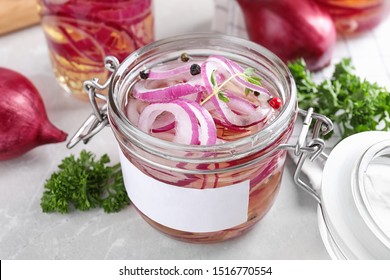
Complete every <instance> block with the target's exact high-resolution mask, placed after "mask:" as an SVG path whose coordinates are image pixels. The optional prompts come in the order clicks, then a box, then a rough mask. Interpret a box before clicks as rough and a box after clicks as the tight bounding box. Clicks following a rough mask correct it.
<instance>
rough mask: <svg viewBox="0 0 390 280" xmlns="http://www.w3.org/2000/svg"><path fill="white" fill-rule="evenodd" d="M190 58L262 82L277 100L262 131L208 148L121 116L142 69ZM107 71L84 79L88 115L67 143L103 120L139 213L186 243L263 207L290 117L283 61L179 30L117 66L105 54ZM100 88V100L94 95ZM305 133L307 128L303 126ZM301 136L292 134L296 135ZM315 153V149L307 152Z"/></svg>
mask: <svg viewBox="0 0 390 280" xmlns="http://www.w3.org/2000/svg"><path fill="white" fill-rule="evenodd" d="M183 52H185V53H186V54H188V55H189V56H190V57H193V58H194V59H195V58H206V57H208V56H210V55H220V56H224V57H226V58H228V59H231V60H233V61H235V62H237V63H239V64H240V65H241V66H242V67H244V68H246V67H251V68H254V69H257V70H258V71H259V73H260V76H261V79H262V85H263V86H264V87H266V88H267V89H268V90H269V91H270V92H272V94H273V95H276V96H279V97H280V98H281V99H282V103H283V107H282V108H281V109H280V112H279V114H278V115H277V116H276V117H275V118H274V119H273V120H272V121H271V122H270V123H268V124H267V125H266V126H265V127H264V128H263V129H262V130H260V131H258V132H255V133H253V134H251V135H249V136H245V137H242V138H240V139H239V140H234V141H231V142H225V143H222V144H215V145H209V146H205V145H183V144H177V143H173V142H169V141H165V140H161V139H158V138H155V137H153V136H151V135H149V134H147V133H144V132H142V131H141V130H139V129H138V128H137V127H136V126H135V125H133V124H132V123H131V122H130V121H129V120H128V119H127V117H126V100H127V96H128V94H129V92H131V88H132V86H133V85H134V83H135V82H136V81H137V80H138V79H139V73H140V72H141V71H142V70H145V69H150V68H151V67H153V66H156V65H161V64H163V63H166V62H170V61H173V60H177V58H178V57H180V55H181V54H182V53H183ZM106 65H107V67H108V68H109V69H111V71H113V72H114V73H113V75H112V76H111V78H110V80H108V81H107V82H106V83H105V85H103V86H102V85H99V84H97V83H96V81H93V80H92V81H87V82H86V83H85V90H86V91H88V92H89V95H90V96H91V97H92V99H91V104H92V108H93V110H94V114H93V115H91V117H90V118H89V119H88V120H87V122H86V123H85V124H84V125H83V126H82V127H81V128H80V130H79V131H78V132H77V133H76V134H75V136H74V137H73V138H72V139H71V141H70V142H69V144H68V147H72V146H74V145H75V144H76V143H77V142H78V141H80V140H87V139H88V138H89V137H91V136H93V135H95V134H96V133H97V132H98V131H99V130H100V129H101V128H102V127H104V126H105V125H106V124H107V123H108V122H109V124H110V126H111V129H112V131H113V133H114V135H115V137H116V139H117V142H118V144H119V152H120V158H121V164H122V170H123V176H124V181H125V185H126V189H127V192H128V194H129V197H130V199H131V200H132V202H133V205H134V206H135V207H136V208H137V210H138V212H139V213H140V214H141V216H142V217H143V218H144V219H145V220H146V221H147V222H148V223H150V224H151V225H152V226H153V227H155V228H156V229H158V230H160V231H161V232H163V233H165V234H167V235H169V236H171V237H174V238H177V239H180V240H184V241H188V242H194V243H210V242H218V241H223V240H227V239H230V238H233V237H237V236H239V235H241V234H242V233H244V232H246V231H247V230H249V229H250V228H252V227H253V226H254V225H255V224H256V223H257V222H258V221H259V220H260V219H261V218H262V217H264V215H265V214H266V213H267V211H268V210H269V209H270V208H271V206H272V204H273V202H274V200H275V198H276V196H277V193H278V190H279V187H280V183H281V179H282V175H283V168H284V163H285V157H286V149H287V148H293V149H296V150H297V152H298V154H299V150H300V148H301V147H302V144H304V142H301V141H300V144H299V145H298V146H299V147H298V146H295V145H289V144H287V142H288V140H289V138H290V136H291V133H292V131H293V127H294V124H295V121H296V117H297V113H298V109H297V97H296V88H295V83H294V80H293V78H292V75H291V74H290V72H289V70H288V68H287V66H286V65H285V64H284V63H283V62H282V61H281V60H280V59H279V58H277V57H276V56H275V55H273V54H272V53H271V52H269V51H268V50H266V49H265V48H263V47H261V46H259V45H257V44H255V43H253V42H250V41H247V40H243V39H239V38H234V37H229V36H224V35H216V34H210V35H204V34H201V35H186V36H178V37H173V38H169V39H165V40H161V41H157V42H155V43H152V44H150V45H148V46H146V47H143V48H141V49H139V50H137V51H135V52H133V53H132V54H130V55H129V56H128V57H127V58H126V59H125V60H124V61H123V62H122V63H121V64H119V62H118V61H116V59H115V58H112V57H111V58H107V59H106ZM106 86H108V87H109V91H108V99H107V103H106V104H104V105H103V106H102V107H101V108H98V107H97V104H98V103H97V102H96V100H95V98H103V99H106V98H105V97H104V96H102V95H99V94H95V90H101V89H102V88H104V87H106ZM309 123H310V121H307V127H306V130H305V132H306V133H307V128H308V124H309ZM304 138H305V137H303V138H301V137H300V139H304ZM315 150H316V151H317V150H318V149H317V148H316V149H315Z"/></svg>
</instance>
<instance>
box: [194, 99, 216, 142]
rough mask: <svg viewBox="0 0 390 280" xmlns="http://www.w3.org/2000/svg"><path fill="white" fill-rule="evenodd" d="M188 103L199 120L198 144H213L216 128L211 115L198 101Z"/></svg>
mask: <svg viewBox="0 0 390 280" xmlns="http://www.w3.org/2000/svg"><path fill="white" fill-rule="evenodd" d="M188 105H189V106H190V108H191V109H192V110H193V112H194V113H195V115H196V117H197V119H198V122H199V126H200V129H199V144H200V145H213V144H215V143H216V141H217V128H216V127H215V123H214V120H213V117H212V116H211V115H210V113H209V111H207V110H206V109H205V108H204V107H202V106H200V105H199V104H198V103H194V102H192V103H189V102H188Z"/></svg>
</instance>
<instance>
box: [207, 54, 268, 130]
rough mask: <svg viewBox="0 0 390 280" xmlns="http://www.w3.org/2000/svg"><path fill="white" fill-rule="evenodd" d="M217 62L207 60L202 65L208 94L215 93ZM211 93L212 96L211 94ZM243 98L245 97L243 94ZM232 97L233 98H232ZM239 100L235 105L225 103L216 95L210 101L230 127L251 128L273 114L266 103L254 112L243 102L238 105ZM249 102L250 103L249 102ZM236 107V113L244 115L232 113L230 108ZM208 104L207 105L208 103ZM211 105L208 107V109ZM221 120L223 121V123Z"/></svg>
mask: <svg viewBox="0 0 390 280" xmlns="http://www.w3.org/2000/svg"><path fill="white" fill-rule="evenodd" d="M217 64H219V63H217V62H216V61H212V60H207V61H206V62H205V63H203V64H202V73H201V74H202V78H203V81H204V83H205V88H206V89H207V91H208V92H211V93H212V92H213V85H212V84H211V81H210V78H209V77H211V75H212V73H213V71H216V70H218V69H219V68H218V65H217ZM211 93H210V94H211ZM243 96H245V95H244V94H243ZM231 97H232V96H231ZM237 100H239V99H236V100H232V101H236V103H235V104H234V105H232V104H233V103H231V102H227V103H225V102H223V101H221V100H220V99H219V98H218V97H217V96H216V95H214V96H213V97H211V99H210V101H211V102H212V104H213V105H214V108H215V111H216V112H217V113H218V115H219V116H220V117H221V118H222V120H223V123H225V124H227V125H230V126H243V127H246V126H251V125H254V124H257V123H260V122H262V121H265V120H266V118H267V117H268V116H269V115H270V113H271V107H270V106H269V104H267V103H266V102H264V103H262V104H261V105H259V106H257V107H256V108H254V110H253V111H252V110H251V109H250V108H249V107H248V106H247V105H248V104H246V103H243V102H240V103H238V102H237ZM248 102H249V101H248ZM229 103H231V104H230V106H234V109H235V111H238V112H240V113H242V114H237V113H235V112H233V111H232V109H231V108H230V107H229ZM206 104H207V103H206ZM209 106H210V105H208V108H210V107H209ZM222 120H221V121H222Z"/></svg>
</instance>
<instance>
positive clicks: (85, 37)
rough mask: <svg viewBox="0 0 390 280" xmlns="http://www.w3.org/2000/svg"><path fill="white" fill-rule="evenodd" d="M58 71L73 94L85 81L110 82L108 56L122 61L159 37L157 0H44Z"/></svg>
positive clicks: (43, 16) (43, 18)
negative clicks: (155, 17) (155, 22)
mask: <svg viewBox="0 0 390 280" xmlns="http://www.w3.org/2000/svg"><path fill="white" fill-rule="evenodd" d="M38 11H39V14H40V17H41V23H42V27H43V30H44V33H45V36H46V40H47V44H48V50H49V54H50V59H51V62H52V66H53V70H54V74H55V76H56V78H57V80H58V82H59V84H60V85H61V87H62V88H63V89H64V90H65V91H66V92H67V93H69V94H71V95H72V96H76V97H79V98H84V99H87V98H88V96H86V94H85V93H84V92H83V90H82V86H83V82H84V81H85V80H88V79H92V78H98V79H100V80H106V79H107V78H108V74H109V72H108V71H107V70H106V69H105V68H104V64H103V60H104V58H105V57H106V56H109V55H114V56H115V57H117V58H118V59H119V60H120V61H122V60H124V59H125V58H126V57H127V56H128V54H129V53H131V52H133V51H135V50H136V49H138V48H140V47H142V46H144V45H146V44H149V43H151V42H152V41H153V40H154V26H153V14H152V0H110V1H107V0H39V1H38Z"/></svg>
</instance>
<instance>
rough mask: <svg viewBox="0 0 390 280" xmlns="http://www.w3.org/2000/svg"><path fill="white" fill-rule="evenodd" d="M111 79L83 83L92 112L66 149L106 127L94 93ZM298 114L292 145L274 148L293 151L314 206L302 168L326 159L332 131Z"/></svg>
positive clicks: (109, 65)
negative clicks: (299, 125)
mask: <svg viewBox="0 0 390 280" xmlns="http://www.w3.org/2000/svg"><path fill="white" fill-rule="evenodd" d="M104 64H105V67H106V69H108V70H109V71H110V72H112V73H113V72H115V71H116V70H117V69H118V67H119V61H118V59H117V58H116V57H113V56H108V57H106V58H105V60H104ZM111 80H112V75H110V76H109V77H108V79H107V81H106V82H105V83H104V84H99V83H98V80H97V79H93V80H89V81H86V82H84V84H83V89H84V91H85V92H86V93H87V94H88V96H89V101H90V103H91V107H92V111H93V113H92V114H91V115H90V116H89V117H88V118H87V120H86V121H85V122H84V123H83V125H82V126H81V127H80V128H79V129H78V130H77V131H76V133H75V134H74V135H73V137H72V138H71V139H70V141H69V142H68V144H67V148H69V149H71V148H73V147H74V146H75V145H77V144H78V143H79V142H80V141H83V143H84V144H87V143H88V141H89V140H90V139H91V138H92V137H93V136H95V135H96V134H97V133H99V132H100V131H101V130H102V129H103V128H104V127H106V126H108V125H109V122H108V116H107V108H108V105H107V97H106V96H105V95H103V94H101V93H99V92H98V91H103V90H105V89H107V88H108V87H109V86H110V84H111ZM99 99H100V100H102V101H103V102H104V104H103V105H102V106H101V107H100V108H99V106H98V102H97V100H99ZM298 113H299V114H300V115H301V116H302V117H303V118H304V120H303V126H302V129H301V132H300V134H299V137H298V140H297V142H296V144H281V145H279V146H278V147H277V148H276V149H277V150H280V149H286V150H293V151H294V155H295V156H297V157H299V159H298V162H297V167H296V170H295V173H294V182H295V183H296V184H297V185H298V186H299V187H301V188H302V189H304V190H305V191H307V192H308V193H309V194H310V195H312V196H313V197H314V198H315V199H316V200H317V202H318V203H321V199H320V195H319V194H318V193H317V191H316V190H315V189H314V188H313V187H312V186H310V185H309V184H307V183H305V182H304V181H303V180H302V179H301V175H302V166H303V165H304V163H305V161H306V159H307V158H309V159H310V160H312V161H313V160H315V159H316V158H317V157H318V156H320V155H322V156H324V157H327V155H325V153H324V149H325V142H324V140H323V139H322V136H323V135H326V134H328V133H329V132H330V131H332V130H333V123H332V121H331V120H330V119H329V118H327V117H326V116H323V115H321V114H317V113H315V112H313V109H312V108H309V109H308V110H307V111H305V110H302V109H299V112H298ZM313 120H314V121H315V123H314V126H313V128H312V135H311V137H308V134H309V131H310V126H311V123H312V121H313ZM272 152H274V150H273V151H270V152H269V154H271V153H272ZM267 155H268V154H266V155H263V157H267Z"/></svg>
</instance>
